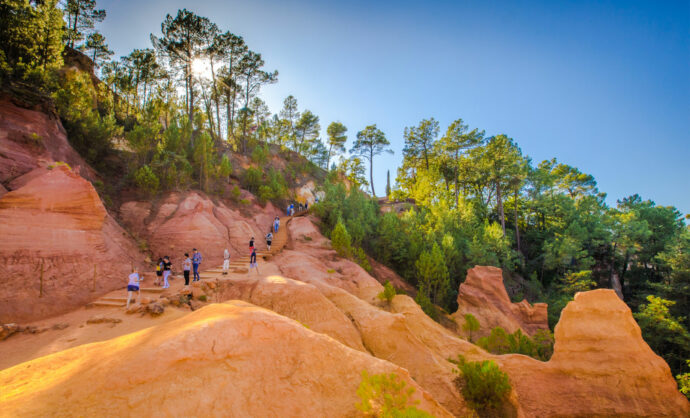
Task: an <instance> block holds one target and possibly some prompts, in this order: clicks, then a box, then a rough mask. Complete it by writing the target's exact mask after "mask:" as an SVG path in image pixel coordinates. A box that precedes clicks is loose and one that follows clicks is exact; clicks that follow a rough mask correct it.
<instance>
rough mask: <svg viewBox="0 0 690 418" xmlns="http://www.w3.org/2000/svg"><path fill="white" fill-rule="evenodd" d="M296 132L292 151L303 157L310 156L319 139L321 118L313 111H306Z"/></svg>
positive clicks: (298, 122) (296, 125) (298, 123)
mask: <svg viewBox="0 0 690 418" xmlns="http://www.w3.org/2000/svg"><path fill="white" fill-rule="evenodd" d="M294 131H295V135H294V138H293V140H294V143H293V146H292V149H294V150H295V151H297V152H299V153H301V154H302V155H305V156H306V155H308V154H309V150H310V149H311V148H312V147H313V146H314V145H315V142H316V141H317V139H318V137H319V132H320V131H321V125H319V117H318V116H316V115H315V114H313V113H312V112H311V111H309V110H305V111H304V112H302V114H301V115H300V117H299V120H297V123H296V124H295V130H294Z"/></svg>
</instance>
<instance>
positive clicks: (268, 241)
mask: <svg viewBox="0 0 690 418" xmlns="http://www.w3.org/2000/svg"><path fill="white" fill-rule="evenodd" d="M271 242H273V234H272V233H271V231H270V230H269V231H268V234H266V247H268V251H271Z"/></svg>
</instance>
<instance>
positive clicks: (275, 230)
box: [273, 216, 280, 234]
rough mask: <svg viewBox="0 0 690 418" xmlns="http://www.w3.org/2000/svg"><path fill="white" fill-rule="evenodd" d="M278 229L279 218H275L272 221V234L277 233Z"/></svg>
mask: <svg viewBox="0 0 690 418" xmlns="http://www.w3.org/2000/svg"><path fill="white" fill-rule="evenodd" d="M279 227H280V218H279V217H277V216H276V218H275V219H274V220H273V232H275V233H276V234H277V233H278V228H279Z"/></svg>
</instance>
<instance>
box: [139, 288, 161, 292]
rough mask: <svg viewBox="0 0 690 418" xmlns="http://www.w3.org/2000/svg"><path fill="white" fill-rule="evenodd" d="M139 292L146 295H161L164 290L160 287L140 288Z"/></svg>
mask: <svg viewBox="0 0 690 418" xmlns="http://www.w3.org/2000/svg"><path fill="white" fill-rule="evenodd" d="M139 290H140V291H141V292H147V293H163V291H164V290H165V289H163V288H162V287H142V288H139Z"/></svg>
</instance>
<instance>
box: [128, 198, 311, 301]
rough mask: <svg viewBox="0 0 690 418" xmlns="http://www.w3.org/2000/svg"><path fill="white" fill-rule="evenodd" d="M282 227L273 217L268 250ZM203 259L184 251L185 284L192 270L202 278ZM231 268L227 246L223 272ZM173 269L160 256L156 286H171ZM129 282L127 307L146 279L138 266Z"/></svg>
mask: <svg viewBox="0 0 690 418" xmlns="http://www.w3.org/2000/svg"><path fill="white" fill-rule="evenodd" d="M305 208H306V205H305V206H304V207H302V204H301V203H300V204H299V210H303V209H305ZM294 211H295V206H294V204H291V205H290V206H288V214H290V213H294ZM279 229H280V218H279V217H278V216H276V217H275V219H273V224H272V225H271V228H270V229H269V230H268V233H267V234H266V237H265V238H266V247H267V248H268V251H271V244H272V243H273V234H277V233H278V230H279ZM202 260H203V257H202V256H201V253H200V252H199V251H197V249H196V248H194V249H193V250H192V256H191V257H190V256H189V253H184V260H183V261H182V273H183V274H184V284H185V286H189V276H190V274H191V273H190V272H193V274H194V275H193V278H192V281H194V282H196V281H199V280H200V279H201V277H200V276H199V265H201V262H202ZM229 269H230V251H228V249H227V248H226V249H225V250H224V251H223V274H228V270H229ZM252 269H256V273H257V274H259V265H258V263H257V262H256V247H255V246H254V237H251V239H250V240H249V271H250V272H251V270H252ZM172 270H173V264H172V262H171V261H170V257H168V256H167V255H166V256H164V257H160V258H159V259H158V262H157V263H156V280H155V281H154V283H153V284H154V285H155V286H161V287H162V288H163V289H167V288H169V287H170V279H171V277H170V275H171V274H172ZM128 279H129V280H128V282H127V307H129V303H130V300H131V298H132V295H133V293H134V292H139V283H140V282H142V281H143V280H144V278H143V277H141V276H139V273H138V271H137V269H136V268H132V273H131V274H130V275H129V278H128Z"/></svg>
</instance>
